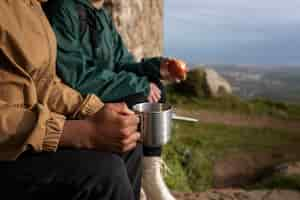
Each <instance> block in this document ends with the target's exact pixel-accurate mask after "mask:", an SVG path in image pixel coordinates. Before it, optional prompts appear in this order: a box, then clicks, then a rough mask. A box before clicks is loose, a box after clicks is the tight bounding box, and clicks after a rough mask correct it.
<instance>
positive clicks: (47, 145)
mask: <svg viewBox="0 0 300 200" xmlns="http://www.w3.org/2000/svg"><path fill="white" fill-rule="evenodd" d="M50 115H51V117H50V118H49V119H48V120H47V121H46V134H45V137H44V142H43V151H56V150H57V147H58V144H59V140H60V136H61V134H62V133H63V129H64V124H65V120H66V118H65V117H64V116H63V115H59V114H55V113H51V114H50Z"/></svg>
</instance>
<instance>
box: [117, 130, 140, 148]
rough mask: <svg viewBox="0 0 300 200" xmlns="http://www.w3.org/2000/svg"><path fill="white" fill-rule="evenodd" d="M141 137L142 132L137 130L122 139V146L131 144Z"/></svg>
mask: <svg viewBox="0 0 300 200" xmlns="http://www.w3.org/2000/svg"><path fill="white" fill-rule="evenodd" d="M140 138H141V134H140V133H139V132H135V133H133V134H131V135H130V136H129V137H128V138H126V139H124V140H122V144H121V145H122V146H128V145H129V144H132V143H136V142H137V141H138V140H139V139H140Z"/></svg>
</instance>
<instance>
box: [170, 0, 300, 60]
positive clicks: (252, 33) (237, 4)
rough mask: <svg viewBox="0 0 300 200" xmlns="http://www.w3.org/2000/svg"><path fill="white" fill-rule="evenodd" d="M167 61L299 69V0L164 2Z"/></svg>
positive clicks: (189, 0) (187, 0) (188, 0)
mask: <svg viewBox="0 0 300 200" xmlns="http://www.w3.org/2000/svg"><path fill="white" fill-rule="evenodd" d="M164 14H165V21H164V28H165V34H164V38H165V44H164V45H165V50H164V54H165V55H166V56H172V57H178V58H182V59H184V60H186V61H187V62H189V63H192V64H200V63H201V64H270V65H273V64H276V65H280V64H288V65H300V0H286V1H282V0H165V12H164Z"/></svg>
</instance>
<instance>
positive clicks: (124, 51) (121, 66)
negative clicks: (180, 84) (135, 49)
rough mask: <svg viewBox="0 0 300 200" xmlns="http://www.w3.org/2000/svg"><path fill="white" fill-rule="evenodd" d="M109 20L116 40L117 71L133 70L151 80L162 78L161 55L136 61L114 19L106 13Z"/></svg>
mask: <svg viewBox="0 0 300 200" xmlns="http://www.w3.org/2000/svg"><path fill="white" fill-rule="evenodd" d="M106 18H107V21H108V23H109V25H110V27H111V30H112V37H113V41H114V45H113V46H114V58H115V63H116V71H117V72H118V71H121V70H125V71H128V72H133V73H135V74H137V75H138V76H146V77H148V78H149V79H150V80H159V79H160V63H161V60H162V58H161V57H153V58H144V59H142V61H141V62H136V61H135V58H134V56H133V55H132V54H131V53H130V52H129V50H128V48H127V47H126V46H125V44H124V42H123V40H122V37H121V35H120V34H119V32H118V31H117V29H116V27H115V25H114V23H113V21H112V19H111V18H110V17H108V14H106Z"/></svg>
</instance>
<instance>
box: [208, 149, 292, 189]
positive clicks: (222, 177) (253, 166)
mask: <svg viewBox="0 0 300 200" xmlns="http://www.w3.org/2000/svg"><path fill="white" fill-rule="evenodd" d="M287 160H288V156H286V154H285V153H275V152H256V153H246V152H245V153H242V152H240V153H236V154H232V155H226V156H224V158H223V159H222V160H217V161H216V162H215V164H214V170H213V176H214V178H213V179H214V187H215V188H228V187H240V186H246V185H251V184H254V183H256V182H257V181H258V180H261V179H263V178H268V177H270V176H272V175H273V173H275V172H277V166H278V165H280V164H281V163H285V162H286V161H287Z"/></svg>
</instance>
